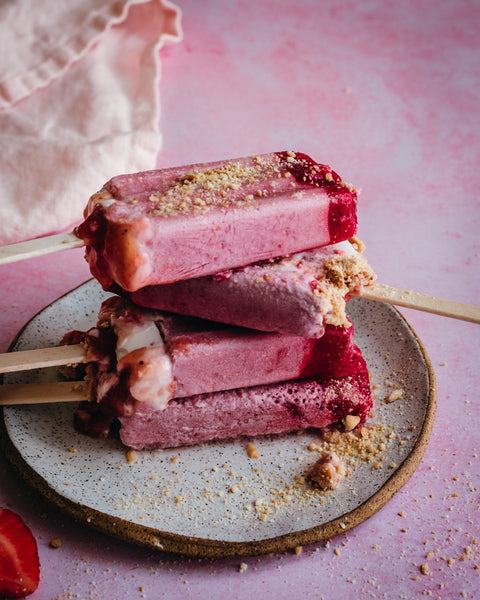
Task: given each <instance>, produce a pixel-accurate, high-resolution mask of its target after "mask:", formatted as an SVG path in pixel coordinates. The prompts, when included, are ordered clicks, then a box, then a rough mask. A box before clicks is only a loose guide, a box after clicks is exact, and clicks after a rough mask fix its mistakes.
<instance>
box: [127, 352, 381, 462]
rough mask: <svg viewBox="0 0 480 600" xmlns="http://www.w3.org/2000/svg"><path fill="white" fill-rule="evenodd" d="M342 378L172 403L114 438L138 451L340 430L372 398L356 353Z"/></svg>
mask: <svg viewBox="0 0 480 600" xmlns="http://www.w3.org/2000/svg"><path fill="white" fill-rule="evenodd" d="M347 372H348V373H349V374H345V375H343V376H340V375H338V376H333V377H332V376H330V377H329V376H322V375H319V376H316V377H312V378H308V379H302V380H297V381H288V382H283V383H277V384H271V385H261V386H257V387H249V388H242V389H237V390H230V391H225V392H216V393H213V394H201V395H199V396H192V397H190V398H183V399H179V400H174V401H172V402H171V403H170V405H169V407H168V409H167V410H165V411H155V412H153V413H151V414H150V415H144V414H139V413H137V414H134V415H132V416H121V417H120V423H121V428H120V438H121V440H122V442H123V443H124V444H125V445H126V446H129V447H131V448H134V449H139V450H140V449H142V450H143V449H155V448H170V447H177V446H188V445H193V444H199V443H202V442H208V441H212V440H218V439H229V438H237V437H240V436H258V435H269V434H278V433H287V432H291V431H296V430H299V429H307V428H316V429H320V430H325V429H327V428H329V427H331V426H333V425H336V426H338V427H339V428H340V429H345V423H348V421H347V417H349V415H351V417H353V419H354V422H355V423H359V424H363V423H364V422H365V420H366V419H367V418H368V415H369V413H370V411H371V408H372V397H371V391H370V383H369V377H368V372H367V368H366V365H365V362H364V360H363V358H362V356H361V354H360V351H359V350H358V349H356V352H355V354H354V357H353V359H352V361H351V362H350V363H349V365H348V369H347Z"/></svg>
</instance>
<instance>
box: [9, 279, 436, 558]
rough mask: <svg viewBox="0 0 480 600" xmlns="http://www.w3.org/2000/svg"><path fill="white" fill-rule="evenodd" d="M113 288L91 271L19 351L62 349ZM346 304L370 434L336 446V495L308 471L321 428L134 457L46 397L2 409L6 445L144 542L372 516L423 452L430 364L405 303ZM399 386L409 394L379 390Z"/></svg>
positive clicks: (225, 539) (284, 540) (179, 547)
mask: <svg viewBox="0 0 480 600" xmlns="http://www.w3.org/2000/svg"><path fill="white" fill-rule="evenodd" d="M105 297H106V294H105V293H104V292H103V291H102V290H101V289H100V287H99V286H98V284H97V283H96V282H95V281H89V282H87V283H86V284H84V285H82V286H80V287H79V288H77V289H75V290H73V291H72V292H70V293H69V294H67V295H65V296H63V297H61V298H60V299H59V300H57V301H56V302H54V303H53V304H52V305H50V306H48V307H47V308H46V309H45V310H43V311H42V312H40V313H39V314H38V315H37V316H36V317H35V318H33V319H32V320H31V321H30V322H29V323H28V324H27V325H26V326H25V327H24V328H23V330H22V331H21V333H20V334H19V336H18V337H17V340H16V341H15V343H14V345H13V347H12V350H26V349H31V348H40V347H45V346H49V345H56V344H57V343H58V341H59V340H60V339H61V337H62V335H63V334H64V333H65V332H66V331H68V330H70V329H83V330H85V329H88V328H89V327H91V326H92V325H93V324H94V323H95V322H96V315H97V312H98V308H99V305H100V302H101V301H102V300H103V299H104V298H105ZM349 314H350V317H351V319H352V320H353V322H354V325H355V340H356V343H357V345H358V346H360V348H361V349H362V351H363V353H364V356H365V359H366V361H367V364H368V367H369V370H370V372H371V377H372V382H373V384H374V386H375V396H376V402H375V414H374V417H373V418H372V421H371V424H369V425H370V427H371V429H370V431H371V439H369V440H364V441H361V442H360V444H356V445H355V447H354V448H353V449H352V447H350V446H349V447H345V445H344V447H342V446H338V449H337V453H338V454H339V455H340V456H341V457H342V459H343V460H344V462H345V464H346V467H347V476H346V477H345V478H344V479H343V481H342V483H341V485H340V486H339V488H338V489H337V490H335V491H330V492H322V491H320V490H318V489H314V488H312V487H311V485H310V484H309V483H308V482H306V481H305V480H304V477H303V476H304V474H305V471H306V469H307V468H308V466H309V465H311V464H313V462H315V460H316V459H317V458H318V456H319V455H318V453H317V452H316V451H315V450H313V451H312V449H311V448H312V447H311V443H312V442H318V435H316V434H315V433H314V432H313V433H312V432H302V433H295V434H292V435H283V436H268V437H263V438H257V439H255V440H254V443H255V446H256V447H257V449H258V451H259V453H260V458H257V459H252V458H249V457H248V455H247V452H246V449H245V447H246V442H247V441H248V440H244V439H242V440H238V441H229V442H215V443H209V444H202V445H200V446H196V447H192V448H181V449H173V450H161V451H156V452H137V453H136V458H135V460H134V461H133V462H129V461H128V460H127V456H126V449H125V448H124V447H122V445H121V444H120V443H119V441H118V440H117V439H115V438H113V437H112V438H109V439H107V440H94V439H90V438H88V437H86V436H83V435H80V434H77V433H76V432H75V431H74V429H73V426H72V419H73V412H74V409H75V407H74V405H72V404H70V403H69V404H67V403H65V404H43V405H30V406H17V407H6V408H4V411H3V422H2V424H1V429H2V433H1V436H0V437H1V439H2V445H3V448H4V450H5V452H6V454H7V455H8V457H9V458H10V460H11V462H12V463H13V465H14V466H15V467H16V468H17V470H18V471H19V472H20V473H21V474H22V475H23V477H24V478H25V479H26V480H27V481H28V482H29V483H31V484H32V485H33V486H34V487H35V488H36V489H37V490H39V491H40V493H41V494H43V495H44V496H46V497H48V498H49V499H50V500H51V501H53V502H54V503H55V504H56V505H57V506H58V507H60V508H61V509H62V510H65V511H66V512H68V513H70V514H71V515H73V516H74V517H75V518H76V519H78V520H80V521H83V522H85V523H88V524H89V525H91V526H93V527H95V528H97V529H100V530H101V531H104V532H107V533H109V534H111V535H113V536H116V537H119V538H122V539H125V540H128V541H130V542H133V543H136V544H139V545H143V546H147V547H151V548H159V549H164V550H167V551H173V552H178V553H181V554H185V555H190V556H208V557H220V556H240V555H254V554H261V553H269V552H273V551H283V550H286V549H289V548H293V547H295V546H298V545H305V544H309V543H313V542H317V541H320V540H323V539H327V538H329V537H332V536H334V535H336V534H338V533H341V532H343V531H346V530H347V529H350V528H351V527H354V526H355V525H357V524H359V523H360V522H362V521H365V520H366V519H367V518H369V517H370V516H371V515H372V514H374V513H375V512H376V511H377V510H378V509H380V508H381V507H382V506H383V505H384V504H385V503H386V502H387V501H388V500H389V499H390V498H391V497H392V496H393V495H394V494H395V493H396V492H397V491H398V490H399V489H400V488H401V487H402V485H403V484H404V483H405V482H406V481H407V480H408V479H409V477H410V476H411V475H412V473H413V472H414V470H415V469H416V467H417V466H418V464H419V463H420V460H421V458H422V456H423V453H424V451H425V447H426V444H427V442H428V439H429V436H430V432H431V429H432V425H433V419H434V413H435V406H436V397H435V384H434V374H433V371H432V368H431V365H430V361H429V359H428V357H427V356H426V354H425V351H424V349H423V347H422V345H421V343H420V341H419V340H418V338H417V337H416V335H415V334H414V332H413V331H412V329H411V328H410V327H409V326H408V324H407V323H406V322H405V320H404V319H403V317H401V316H400V314H399V313H398V311H396V310H395V309H394V308H392V307H390V306H388V305H386V304H381V303H375V302H373V301H368V300H364V299H361V298H357V299H353V300H351V302H349ZM56 377H57V375H56V372H55V370H51V369H48V370H43V371H36V372H30V373H28V375H26V374H20V375H13V374H11V375H8V376H5V383H18V382H33V381H50V380H52V381H53V380H55V379H56ZM400 389H401V390H403V395H402V396H401V398H398V399H397V400H395V401H394V402H387V401H386V400H385V399H386V398H388V397H389V396H390V395H391V393H392V392H396V391H397V390H400ZM395 395H396V394H394V396H390V399H391V398H394V397H395ZM397 395H398V394H397ZM357 441H358V440H357ZM309 446H310V449H309Z"/></svg>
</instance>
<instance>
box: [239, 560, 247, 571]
mask: <svg viewBox="0 0 480 600" xmlns="http://www.w3.org/2000/svg"><path fill="white" fill-rule="evenodd" d="M247 569H248V565H247V563H244V562H242V563H240V564H239V566H238V571H239V573H243V572H244V571H246V570H247Z"/></svg>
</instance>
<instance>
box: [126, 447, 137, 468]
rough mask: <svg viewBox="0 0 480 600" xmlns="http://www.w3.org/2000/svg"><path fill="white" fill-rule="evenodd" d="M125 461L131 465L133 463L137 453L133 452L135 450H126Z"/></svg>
mask: <svg viewBox="0 0 480 600" xmlns="http://www.w3.org/2000/svg"><path fill="white" fill-rule="evenodd" d="M126 457H127V463H128V464H129V465H131V464H132V463H134V462H135V461H136V460H137V453H136V452H135V450H127V454H126Z"/></svg>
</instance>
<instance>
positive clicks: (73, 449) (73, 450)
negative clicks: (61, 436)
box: [68, 446, 77, 452]
mask: <svg viewBox="0 0 480 600" xmlns="http://www.w3.org/2000/svg"><path fill="white" fill-rule="evenodd" d="M68 451H69V452H76V451H77V449H76V448H75V446H70V447H69V448H68Z"/></svg>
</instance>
